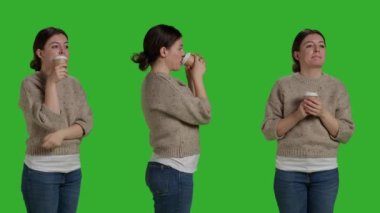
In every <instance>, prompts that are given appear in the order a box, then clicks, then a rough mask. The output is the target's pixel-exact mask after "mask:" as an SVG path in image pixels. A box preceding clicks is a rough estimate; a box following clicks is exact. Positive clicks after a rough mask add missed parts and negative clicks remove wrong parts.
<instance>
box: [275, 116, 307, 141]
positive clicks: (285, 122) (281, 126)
mask: <svg viewBox="0 0 380 213" xmlns="http://www.w3.org/2000/svg"><path fill="white" fill-rule="evenodd" d="M304 118H305V116H304V115H302V114H301V113H300V112H299V111H298V110H296V111H294V112H293V113H291V114H290V115H288V116H287V117H285V118H283V119H281V120H280V121H279V122H278V124H277V129H276V133H277V136H278V137H282V136H284V135H285V134H286V133H287V132H289V131H290V130H291V129H292V128H293V127H294V126H295V125H296V124H297V123H298V122H300V121H301V120H302V119H304Z"/></svg>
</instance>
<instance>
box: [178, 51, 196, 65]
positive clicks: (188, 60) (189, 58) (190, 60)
mask: <svg viewBox="0 0 380 213" xmlns="http://www.w3.org/2000/svg"><path fill="white" fill-rule="evenodd" d="M194 62H195V56H194V55H193V54H191V53H186V54H185V56H184V57H183V59H182V61H181V63H182V64H183V65H185V66H191V67H192V66H193V65H194Z"/></svg>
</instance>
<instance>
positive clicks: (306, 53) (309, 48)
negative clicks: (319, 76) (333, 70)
mask: <svg viewBox="0 0 380 213" xmlns="http://www.w3.org/2000/svg"><path fill="white" fill-rule="evenodd" d="M293 54H294V57H295V58H296V59H297V60H298V61H299V62H300V65H301V69H302V68H321V67H322V66H323V64H324V63H325V54H326V50H325V41H324V40H323V38H322V36H320V35H319V34H310V35H308V36H306V37H305V38H304V39H303V41H302V43H301V46H300V50H299V51H295V52H294V53H293Z"/></svg>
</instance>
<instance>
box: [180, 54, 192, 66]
mask: <svg viewBox="0 0 380 213" xmlns="http://www.w3.org/2000/svg"><path fill="white" fill-rule="evenodd" d="M190 56H191V53H186V55H185V57H183V59H182V61H181V64H185V63H186V61H187V60H189V58H190Z"/></svg>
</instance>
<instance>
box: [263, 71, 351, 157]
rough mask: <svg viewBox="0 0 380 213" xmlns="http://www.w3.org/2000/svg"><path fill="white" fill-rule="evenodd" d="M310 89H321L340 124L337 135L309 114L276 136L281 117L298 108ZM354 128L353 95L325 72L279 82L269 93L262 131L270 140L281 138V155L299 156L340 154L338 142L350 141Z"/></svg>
mask: <svg viewBox="0 0 380 213" xmlns="http://www.w3.org/2000/svg"><path fill="white" fill-rule="evenodd" d="M306 91H312V92H317V93H318V94H319V98H320V99H321V101H322V104H323V106H324V107H325V109H327V110H328V111H329V112H330V113H331V114H332V115H333V116H335V118H336V119H337V120H338V123H339V132H338V135H337V136H336V138H333V137H331V136H330V135H329V133H328V131H327V130H326V128H325V127H324V126H323V125H322V123H321V121H320V120H319V118H317V117H314V116H308V117H306V118H305V119H304V120H302V121H300V122H299V123H298V124H297V125H296V126H295V127H294V128H293V129H291V130H290V131H289V132H288V133H287V134H286V135H285V136H284V137H282V138H279V137H277V135H276V128H277V123H278V121H279V120H280V119H282V118H284V117H286V116H288V115H289V114H291V113H292V112H294V111H295V110H297V108H298V106H299V104H300V103H301V101H302V100H303V98H304V94H305V92H306ZM353 130H354V124H353V122H352V118H351V107H350V103H349V97H348V94H347V91H346V89H345V87H344V85H343V84H342V83H341V82H340V81H338V80H336V79H335V78H332V77H330V76H328V75H327V74H323V75H322V76H321V77H320V78H318V79H308V78H305V77H304V76H302V75H301V74H300V73H295V74H293V75H291V76H289V77H285V78H282V79H280V80H278V81H277V82H276V84H275V85H274V87H273V89H272V92H271V94H270V96H269V100H268V104H267V107H266V112H265V120H264V123H263V126H262V131H263V133H264V135H265V137H266V138H267V139H268V140H273V139H277V141H278V145H277V155H278V156H284V157H295V158H326V157H336V156H337V148H338V145H339V143H338V142H343V143H345V142H347V141H348V140H349V138H350V137H351V135H352V133H353Z"/></svg>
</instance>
